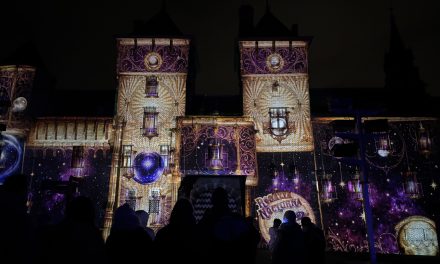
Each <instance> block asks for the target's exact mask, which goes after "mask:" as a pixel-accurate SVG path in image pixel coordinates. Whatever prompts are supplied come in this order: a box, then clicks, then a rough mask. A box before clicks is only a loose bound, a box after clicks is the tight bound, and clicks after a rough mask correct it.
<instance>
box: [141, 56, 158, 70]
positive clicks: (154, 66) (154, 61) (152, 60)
mask: <svg viewBox="0 0 440 264" xmlns="http://www.w3.org/2000/svg"><path fill="white" fill-rule="evenodd" d="M144 65H145V67H146V68H147V69H148V70H151V71H154V70H158V69H159V68H160V66H161V65H162V57H161V56H160V54H159V53H157V52H150V53H148V54H147V55H146V56H145V58H144Z"/></svg>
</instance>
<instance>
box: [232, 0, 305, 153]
mask: <svg viewBox="0 0 440 264" xmlns="http://www.w3.org/2000/svg"><path fill="white" fill-rule="evenodd" d="M310 41H311V37H300V36H298V32H297V26H296V25H294V26H292V29H291V30H289V29H288V28H287V27H286V26H285V25H284V24H283V23H282V22H281V21H280V20H278V19H277V18H276V17H275V16H274V15H273V14H272V12H271V10H270V8H269V6H267V8H266V13H265V14H264V15H263V17H262V18H261V19H260V20H259V22H258V23H257V24H256V25H255V26H254V25H253V10H252V7H249V6H243V7H241V8H240V41H239V45H240V64H241V81H242V87H243V112H244V114H245V115H247V116H250V117H252V118H253V119H254V122H255V128H256V130H257V135H256V140H257V151H259V152H290V151H311V150H313V144H312V128H311V123H310V100H309V84H308V55H307V50H308V45H309V43H310Z"/></svg>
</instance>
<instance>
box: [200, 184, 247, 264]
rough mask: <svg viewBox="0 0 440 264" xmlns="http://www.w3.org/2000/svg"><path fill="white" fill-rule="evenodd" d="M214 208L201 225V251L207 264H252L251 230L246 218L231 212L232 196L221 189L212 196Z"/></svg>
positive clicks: (206, 214) (206, 213) (205, 216)
mask: <svg viewBox="0 0 440 264" xmlns="http://www.w3.org/2000/svg"><path fill="white" fill-rule="evenodd" d="M212 204H213V207H212V208H211V209H208V210H206V211H205V214H204V216H203V218H202V220H201V221H200V223H199V234H200V238H201V240H200V245H199V247H200V252H201V253H202V254H204V256H203V262H204V263H250V262H251V261H252V259H249V257H248V255H247V251H246V250H245V249H244V248H243V245H245V243H249V232H250V230H249V227H248V225H247V224H246V221H245V220H244V218H243V217H242V216H241V215H239V214H236V213H233V212H231V210H230V209H229V207H228V194H227V192H226V190H225V189H223V188H217V189H215V190H214V192H213V194H212Z"/></svg>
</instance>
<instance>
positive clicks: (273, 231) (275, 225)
mask: <svg viewBox="0 0 440 264" xmlns="http://www.w3.org/2000/svg"><path fill="white" fill-rule="evenodd" d="M281 223H282V222H281V220H280V219H278V218H275V219H274V220H273V226H272V227H270V228H269V236H270V240H269V250H270V252H273V247H274V245H275V241H276V240H277V235H278V229H279V228H280V226H281Z"/></svg>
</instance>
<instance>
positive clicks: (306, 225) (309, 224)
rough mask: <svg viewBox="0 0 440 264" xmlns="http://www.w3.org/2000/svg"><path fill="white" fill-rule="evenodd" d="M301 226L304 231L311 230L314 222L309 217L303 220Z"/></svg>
mask: <svg viewBox="0 0 440 264" xmlns="http://www.w3.org/2000/svg"><path fill="white" fill-rule="evenodd" d="M301 226H302V228H303V230H307V229H309V228H310V227H312V226H313V223H312V220H311V219H310V218H309V217H307V216H305V217H303V218H301Z"/></svg>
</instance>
